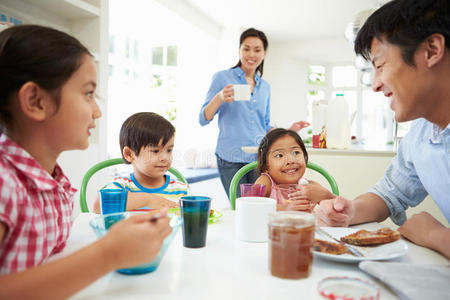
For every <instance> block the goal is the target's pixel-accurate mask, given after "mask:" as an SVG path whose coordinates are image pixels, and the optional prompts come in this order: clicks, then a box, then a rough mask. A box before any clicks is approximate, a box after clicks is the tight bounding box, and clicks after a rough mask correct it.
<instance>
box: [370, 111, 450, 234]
mask: <svg viewBox="0 0 450 300" xmlns="http://www.w3.org/2000/svg"><path fill="white" fill-rule="evenodd" d="M369 192H371V193H374V194H376V195H378V196H380V197H381V198H382V199H383V200H384V202H386V205H387V206H388V207H389V211H390V213H391V219H392V220H393V221H394V222H395V223H396V224H398V225H400V224H403V223H404V222H405V221H406V214H405V210H406V209H408V207H410V206H417V205H418V204H419V203H421V202H422V201H423V199H424V198H425V197H426V196H427V195H428V194H429V195H430V196H431V198H432V199H433V201H434V202H436V204H437V206H438V207H439V208H440V209H441V211H442V213H443V214H444V216H445V217H446V218H447V220H448V221H449V222H450V124H449V125H448V126H447V127H446V128H445V129H444V130H442V129H441V128H439V127H438V126H437V125H435V124H433V123H431V122H429V121H427V120H425V119H418V120H416V121H414V122H413V124H412V126H411V129H410V131H409V132H408V134H407V135H406V136H405V138H404V139H403V140H402V141H401V143H400V147H399V150H398V153H397V156H396V157H394V159H393V160H392V163H391V165H390V166H389V167H388V169H387V170H386V173H385V175H384V177H383V179H381V180H380V181H379V182H378V183H377V184H376V185H375V186H374V187H373V188H372V189H371V190H369Z"/></svg>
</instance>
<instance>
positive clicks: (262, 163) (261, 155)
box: [258, 128, 308, 173]
mask: <svg viewBox="0 0 450 300" xmlns="http://www.w3.org/2000/svg"><path fill="white" fill-rule="evenodd" d="M285 135H289V136H291V137H293V138H294V140H295V141H296V142H297V144H298V145H299V146H300V148H302V151H303V156H304V158H305V163H308V152H306V147H305V144H304V143H303V141H302V138H301V137H300V136H299V135H298V134H297V132H295V131H293V130H289V129H284V128H276V129H274V130H271V131H269V132H268V133H267V134H266V136H265V137H264V138H263V139H262V141H261V143H260V144H259V147H258V171H259V172H261V173H263V172H265V171H266V170H267V155H268V154H269V149H270V146H272V144H273V143H274V142H275V141H276V140H278V139H279V138H281V137H283V136H285Z"/></svg>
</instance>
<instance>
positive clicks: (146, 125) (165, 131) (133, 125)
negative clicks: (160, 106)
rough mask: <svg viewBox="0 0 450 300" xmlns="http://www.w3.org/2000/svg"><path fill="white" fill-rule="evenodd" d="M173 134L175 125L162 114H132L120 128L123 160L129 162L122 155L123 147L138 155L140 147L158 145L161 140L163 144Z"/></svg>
mask: <svg viewBox="0 0 450 300" xmlns="http://www.w3.org/2000/svg"><path fill="white" fill-rule="evenodd" d="M174 134H175V127H173V125H172V124H171V123H170V122H169V121H167V120H166V119H164V118H163V117H162V116H160V115H158V114H156V113H153V112H140V113H136V114H134V115H132V116H131V117H129V118H128V119H126V120H125V122H124V123H123V124H122V128H120V137H119V141H120V152H121V153H122V159H123V162H124V163H126V164H129V163H130V162H128V161H127V160H126V159H125V157H123V148H125V147H129V148H130V149H131V150H133V152H134V153H136V155H139V152H140V151H141V149H142V147H147V146H158V144H159V142H160V141H161V140H162V144H163V145H165V144H167V142H168V141H169V140H170V139H171V138H172V137H173V135H174Z"/></svg>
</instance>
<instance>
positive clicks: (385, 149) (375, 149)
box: [306, 143, 397, 157]
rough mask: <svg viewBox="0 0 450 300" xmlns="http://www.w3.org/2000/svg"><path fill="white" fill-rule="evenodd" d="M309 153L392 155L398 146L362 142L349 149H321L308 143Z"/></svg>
mask: <svg viewBox="0 0 450 300" xmlns="http://www.w3.org/2000/svg"><path fill="white" fill-rule="evenodd" d="M306 150H307V151H308V153H315V154H321V153H323V154H329V155H333V154H347V155H378V156H391V157H393V156H394V155H395V154H397V147H396V146H395V145H384V146H378V145H365V144H362V143H358V144H351V145H350V148H348V149H328V148H327V149H321V148H313V147H312V145H311V144H307V145H306Z"/></svg>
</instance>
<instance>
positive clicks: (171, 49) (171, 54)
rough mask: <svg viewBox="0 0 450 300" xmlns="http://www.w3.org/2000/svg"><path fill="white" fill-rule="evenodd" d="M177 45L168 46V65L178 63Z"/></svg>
mask: <svg viewBox="0 0 450 300" xmlns="http://www.w3.org/2000/svg"><path fill="white" fill-rule="evenodd" d="M177 51H178V47H177V46H168V47H167V65H168V66H176V65H177Z"/></svg>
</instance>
